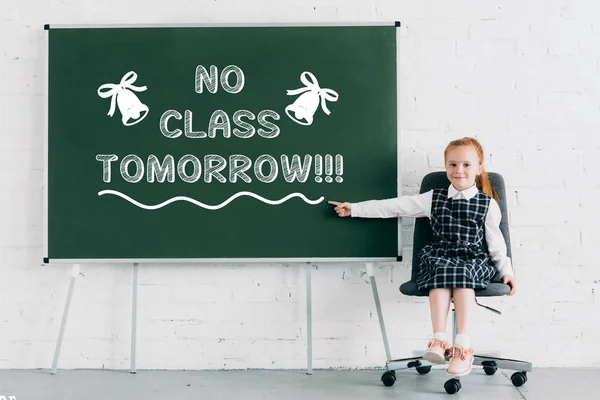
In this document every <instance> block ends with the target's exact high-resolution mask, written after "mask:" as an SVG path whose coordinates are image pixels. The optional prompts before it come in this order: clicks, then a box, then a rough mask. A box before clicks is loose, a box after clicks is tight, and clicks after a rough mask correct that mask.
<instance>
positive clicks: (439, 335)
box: [433, 332, 447, 341]
mask: <svg viewBox="0 0 600 400" xmlns="http://www.w3.org/2000/svg"><path fill="white" fill-rule="evenodd" d="M433 338H434V339H437V340H443V341H445V340H447V339H446V332H436V333H434V334H433Z"/></svg>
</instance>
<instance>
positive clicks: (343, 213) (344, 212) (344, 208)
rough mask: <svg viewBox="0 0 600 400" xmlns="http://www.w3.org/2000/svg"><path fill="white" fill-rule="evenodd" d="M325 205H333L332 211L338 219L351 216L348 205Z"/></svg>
mask: <svg viewBox="0 0 600 400" xmlns="http://www.w3.org/2000/svg"><path fill="white" fill-rule="evenodd" d="M327 203H329V204H333V205H334V206H335V208H334V210H335V212H336V213H337V215H338V216H340V217H349V216H351V215H352V210H351V209H350V203H346V202H344V203H339V202H337V201H328V202H327Z"/></svg>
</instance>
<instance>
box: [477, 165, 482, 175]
mask: <svg viewBox="0 0 600 400" xmlns="http://www.w3.org/2000/svg"><path fill="white" fill-rule="evenodd" d="M482 172H483V163H481V164H479V170H478V171H477V175H481V173H482Z"/></svg>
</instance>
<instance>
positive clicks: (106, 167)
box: [96, 154, 119, 183]
mask: <svg viewBox="0 0 600 400" xmlns="http://www.w3.org/2000/svg"><path fill="white" fill-rule="evenodd" d="M118 159H119V157H117V155H116V154H98V155H96V160H98V161H102V180H103V181H104V182H106V183H108V182H110V163H111V162H113V161H117V160H118Z"/></svg>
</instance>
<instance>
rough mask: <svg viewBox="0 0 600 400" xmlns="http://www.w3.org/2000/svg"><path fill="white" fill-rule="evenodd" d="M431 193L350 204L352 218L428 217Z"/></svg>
mask: <svg viewBox="0 0 600 400" xmlns="http://www.w3.org/2000/svg"><path fill="white" fill-rule="evenodd" d="M432 194H433V191H431V190H430V191H429V192H426V193H423V194H417V195H413V196H401V197H396V198H393V199H386V200H368V201H362V202H360V203H350V210H351V216H352V217H361V218H398V217H415V218H416V217H428V218H429V217H430V215H431V199H432Z"/></svg>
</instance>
